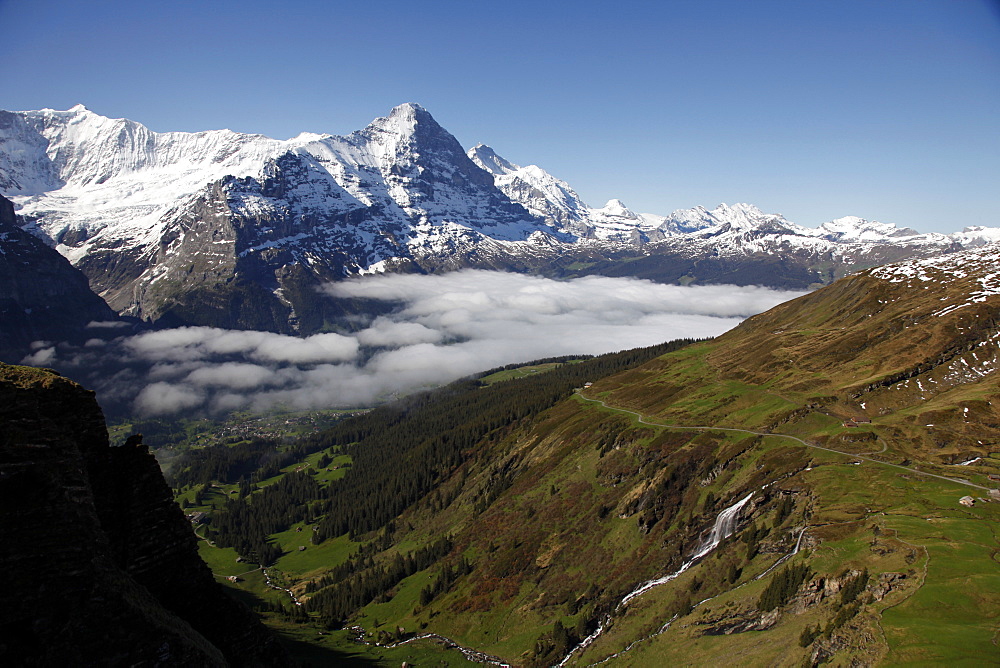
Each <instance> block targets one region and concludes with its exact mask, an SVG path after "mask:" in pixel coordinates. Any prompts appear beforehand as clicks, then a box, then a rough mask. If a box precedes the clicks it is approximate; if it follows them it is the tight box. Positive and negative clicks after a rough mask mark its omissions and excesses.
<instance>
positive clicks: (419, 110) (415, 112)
mask: <svg viewBox="0 0 1000 668" xmlns="http://www.w3.org/2000/svg"><path fill="white" fill-rule="evenodd" d="M422 115H426V116H430V112H428V111H427V110H426V109H424V108H423V107H421V106H420V105H419V104H417V103H416V102H404V103H403V104H399V105H396V106H395V107H393V108H392V111H390V112H389V118H396V117H400V116H401V117H404V118H412V119H416V118H418V117H419V116H422Z"/></svg>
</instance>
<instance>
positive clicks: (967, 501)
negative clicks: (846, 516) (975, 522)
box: [958, 496, 976, 508]
mask: <svg viewBox="0 0 1000 668" xmlns="http://www.w3.org/2000/svg"><path fill="white" fill-rule="evenodd" d="M958 502H959V503H961V504H962V505H963V506H968V507H969V508H971V507H972V506H973V504H975V503H976V500H975V499H973V498H972V497H971V496H963V497H962V498H961V499H959V500H958Z"/></svg>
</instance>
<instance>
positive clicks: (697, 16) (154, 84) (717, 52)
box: [0, 0, 1000, 232]
mask: <svg viewBox="0 0 1000 668" xmlns="http://www.w3.org/2000/svg"><path fill="white" fill-rule="evenodd" d="M0 26H2V35H3V37H2V39H0V108H4V109H10V110H23V109H39V108H42V107H51V108H56V109H66V108H69V107H70V106H72V105H74V104H76V103H78V102H79V103H83V104H85V105H87V106H88V107H89V108H90V109H92V110H93V111H95V112H98V113H100V114H104V115H106V116H111V117H126V118H130V119H133V120H136V121H139V122H141V123H143V124H145V125H147V126H148V127H150V128H151V129H153V130H157V131H167V130H188V131H195V130H208V129H218V128H223V127H228V128H231V129H233V130H239V131H244V132H260V133H263V134H266V135H269V136H272V137H277V138H287V137H290V136H293V135H296V134H298V133H299V132H301V131H305V130H308V131H314V132H330V133H334V134H346V133H348V132H351V131H353V130H356V129H359V128H361V127H364V125H366V124H367V123H368V122H369V121H370V120H371V119H372V118H374V117H376V116H381V115H385V113H386V112H388V110H389V109H390V108H392V107H393V106H395V105H396V104H399V103H402V102H409V101H413V102H419V103H420V104H422V105H423V106H425V107H426V108H427V109H428V110H429V111H430V112H431V113H432V114H433V115H434V116H435V118H437V120H438V121H439V122H440V123H441V124H442V125H443V126H444V127H445V128H447V129H448V130H450V131H451V132H452V133H453V134H454V135H455V136H457V137H458V139H459V141H461V142H462V144H463V145H465V146H466V147H468V146H471V145H473V144H475V143H477V142H484V143H487V144H490V145H491V146H493V147H494V148H495V149H496V150H497V152H498V153H500V154H501V155H503V156H505V157H506V158H508V159H509V160H511V161H513V162H516V163H519V164H532V163H534V164H537V165H539V166H541V167H542V168H544V169H546V170H547V171H549V172H551V173H552V174H554V175H555V176H557V177H559V178H562V179H564V180H566V181H568V182H569V183H570V185H572V186H573V187H574V188H575V189H576V190H577V191H578V192H579V193H580V195H581V196H582V197H583V198H584V200H585V201H587V202H588V203H589V204H591V205H592V206H600V205H601V204H603V203H604V201H605V200H607V199H609V198H612V197H617V198H620V199H622V200H623V201H624V202H625V203H626V204H627V205H628V206H630V207H631V208H633V209H634V210H638V211H644V212H651V213H660V214H666V213H669V212H670V211H672V210H673V209H676V208H686V207H691V206H696V205H699V204H701V205H705V206H708V207H713V206H715V205H716V204H718V203H719V202H722V201H725V202H728V203H732V202H737V201H743V202H751V203H754V204H757V205H758V206H760V207H761V208H762V209H764V210H765V211H769V212H777V213H782V214H784V215H785V216H786V217H788V218H789V219H790V220H793V221H795V222H798V223H801V224H804V225H810V226H814V225H817V224H819V223H821V222H823V221H825V220H830V219H832V218H835V217H839V216H842V215H858V216H863V217H866V218H871V219H876V220H882V221H884V222H891V223H896V224H898V225H901V226H903V225H906V226H910V227H914V228H916V229H919V230H921V231H943V232H948V231H955V230H958V229H961V228H962V227H963V226H965V225H990V226H1000V206H998V195H1000V8H998V5H997V3H996V2H990V1H989V0H926V1H923V0H898V1H880V0H862V1H856V0H841V1H837V2H833V1H830V0H828V1H826V2H813V1H802V0H789V1H783V2H769V1H767V0H753V1H750V0H728V1H724V0H700V1H699V0H691V1H675V2H670V1H667V0H664V1H661V2H656V3H652V2H648V1H644V2H634V1H632V0H618V1H617V2H590V1H586V0H576V1H573V2H569V1H563V0H555V1H550V2H546V1H544V0H543V1H540V2H539V1H537V0H536V1H533V2H524V1H522V0H513V1H509V0H508V1H505V2H476V1H474V0H454V1H452V0H424V1H423V2H416V1H414V0H407V1H405V2H399V1H396V0H371V1H370V2H364V3H362V2H358V1H357V0H355V1H353V2H342V1H339V0H326V1H321V0H285V1H284V2H275V1H274V0H271V1H270V2H260V1H258V0H238V1H236V0H174V1H171V2H160V1H159V0H157V1H155V2H154V1H149V0H132V1H131V2H123V1H119V0H105V1H102V0H91V1H88V2H81V1H80V0H0Z"/></svg>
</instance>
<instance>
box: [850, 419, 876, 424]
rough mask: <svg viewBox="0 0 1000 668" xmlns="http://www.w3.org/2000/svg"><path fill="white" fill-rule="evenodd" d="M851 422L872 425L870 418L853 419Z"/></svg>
mask: <svg viewBox="0 0 1000 668" xmlns="http://www.w3.org/2000/svg"><path fill="white" fill-rule="evenodd" d="M851 420H852V421H853V422H856V423H857V424H871V423H872V421H871V418H866V417H853V418H851Z"/></svg>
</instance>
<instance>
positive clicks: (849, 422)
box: [844, 420, 858, 427]
mask: <svg viewBox="0 0 1000 668" xmlns="http://www.w3.org/2000/svg"><path fill="white" fill-rule="evenodd" d="M844 426H845V427H857V426H858V423H857V422H855V421H854V420H844Z"/></svg>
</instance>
